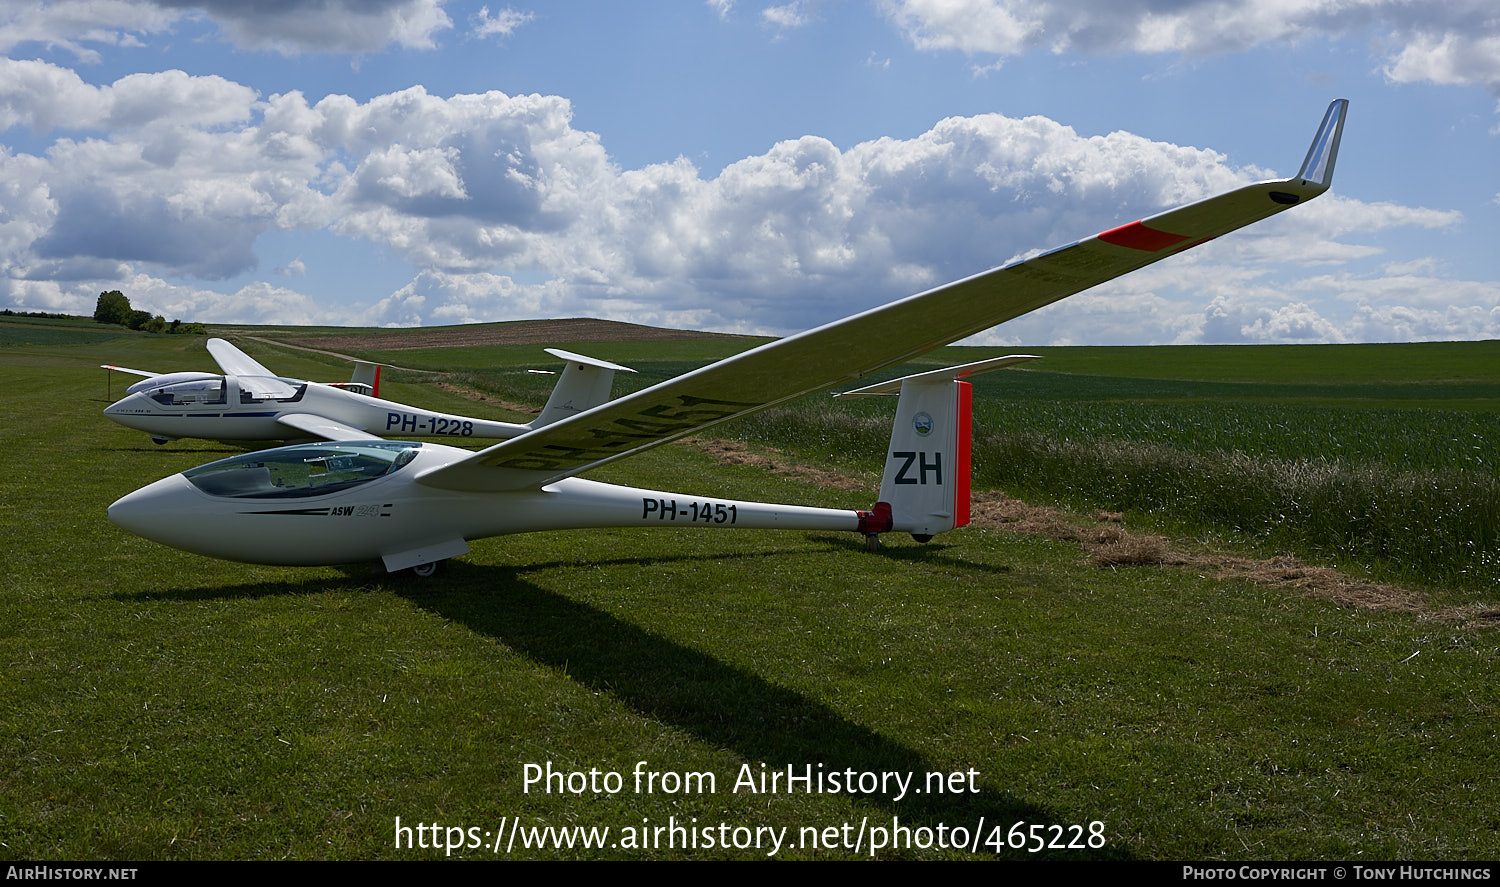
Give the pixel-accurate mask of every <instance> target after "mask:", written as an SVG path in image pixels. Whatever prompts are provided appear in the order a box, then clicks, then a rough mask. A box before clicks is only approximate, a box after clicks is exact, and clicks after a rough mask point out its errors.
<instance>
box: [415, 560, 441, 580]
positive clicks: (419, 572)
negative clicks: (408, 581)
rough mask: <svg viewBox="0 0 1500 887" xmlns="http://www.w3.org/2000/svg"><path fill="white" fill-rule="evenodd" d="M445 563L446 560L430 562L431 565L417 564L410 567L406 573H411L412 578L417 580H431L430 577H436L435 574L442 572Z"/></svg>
mask: <svg viewBox="0 0 1500 887" xmlns="http://www.w3.org/2000/svg"><path fill="white" fill-rule="evenodd" d="M446 563H447V561H446V560H441V561H432V562H431V563H426V564H417V565H416V566H415V567H412V568H411V569H410V570H408V571H407V572H408V573H411V575H412V576H414V577H415V578H417V579H431V578H432V577H434V576H436V575H437V574H439V573H441V572H443V564H446Z"/></svg>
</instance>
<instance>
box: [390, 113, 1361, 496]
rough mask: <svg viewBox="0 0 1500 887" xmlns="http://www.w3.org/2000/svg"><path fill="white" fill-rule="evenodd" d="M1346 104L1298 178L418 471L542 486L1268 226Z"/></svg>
mask: <svg viewBox="0 0 1500 887" xmlns="http://www.w3.org/2000/svg"><path fill="white" fill-rule="evenodd" d="M1348 104H1349V103H1348V101H1346V100H1344V99H1339V100H1337V101H1335V102H1333V104H1331V105H1329V106H1328V111H1327V113H1326V114H1325V115H1324V117H1323V123H1322V125H1321V126H1320V127H1319V129H1318V133H1317V135H1316V137H1315V138H1314V139H1313V144H1312V147H1311V149H1309V151H1308V153H1307V157H1306V159H1305V160H1304V161H1303V164H1302V167H1301V169H1300V170H1299V171H1298V173H1297V175H1295V176H1293V177H1292V178H1289V179H1280V180H1276V181H1270V182H1260V183H1257V184H1254V185H1247V186H1246V187H1243V188H1239V189H1237V190H1234V191H1230V192H1229V193H1227V194H1221V195H1219V196H1217V197H1211V198H1209V199H1207V200H1203V201H1199V202H1198V203H1193V204H1189V205H1187V206H1184V207H1180V208H1178V209H1174V210H1170V211H1168V212H1164V213H1161V214H1159V215H1155V216H1152V217H1150V218H1148V219H1144V220H1142V221H1138V222H1132V223H1130V224H1128V225H1122V226H1121V227H1119V228H1114V229H1111V230H1109V231H1105V232H1103V233H1101V234H1098V235H1095V236H1093V237H1090V238H1088V239H1087V240H1081V241H1078V242H1077V243H1073V244H1070V245H1068V246H1065V247H1062V248H1060V249H1055V250H1052V251H1051V252H1046V253H1042V254H1041V255H1038V256H1036V257H1034V258H1030V259H1026V260H1025V261H1020V262H1013V263H1011V264H1010V265H1006V266H1004V267H1001V268H996V269H994V270H991V271H986V272H984V273H982V274H977V275H975V276H973V277H968V278H965V279H963V280H959V281H956V282H954V283H950V284H946V285H944V286H940V287H938V288H936V289H932V290H928V291H927V292H925V293H921V294H919V295H915V296H910V297H908V298H906V299H902V300H900V301H897V302H892V303H890V304H888V305H884V306H881V307H879V308H875V309H872V310H870V311H866V312H863V313H861V314H856V315H854V316H853V317H848V318H845V319H844V320H840V321H835V322H834V323H830V324H827V325H825V326H821V327H818V328H816V329H813V330H809V331H807V332H805V333H799V334H797V335H794V336H789V337H787V338H785V339H780V340H778V341H775V342H771V343H769V344H766V345H762V346H760V347H759V348H753V349H751V350H749V351H746V352H744V353H742V354H737V355H735V356H734V357H730V358H727V359H725V360H721V361H719V362H718V363H714V364H710V365H709V366H706V367H702V368H700V369H698V370H694V371H693V372H690V373H686V374H684V375H681V376H678V377H677V378H675V379H672V380H669V381H667V382H663V383H661V384H659V385H654V386H652V387H650V388H646V389H643V390H641V391H638V392H636V393H634V394H631V395H628V396H625V397H621V398H619V399H618V400H614V401H611V402H609V403H606V404H603V405H601V406H599V407H596V408H595V409H592V410H589V411H588V412H585V413H582V414H579V415H577V416H573V417H571V418H568V419H563V420H561V421H559V422H556V423H554V424H552V425H548V426H546V427H544V428H540V429H538V430H536V431H533V432H531V433H529V434H525V435H522V436H521V437H517V438H513V439H511V440H508V441H505V442H503V443H499V444H496V445H495V446H493V447H490V448H488V449H485V450H481V451H480V452H478V453H475V454H474V455H473V456H471V457H469V458H467V459H464V460H461V461H459V462H455V463H453V464H451V465H447V466H444V467H442V468H437V469H433V470H431V471H429V472H427V473H426V474H424V475H421V476H419V477H418V478H417V480H418V482H420V483H423V484H426V485H429V486H434V487H441V488H446V489H479V490H505V489H520V488H525V487H537V486H541V485H544V484H547V483H550V482H552V481H554V480H558V479H560V478H562V477H566V476H568V475H570V474H576V473H579V472H582V471H587V470H589V469H591V468H595V467H597V466H599V465H603V464H605V463H607V462H612V461H614V460H616V459H621V458H624V457H625V456H629V455H631V454H632V453H636V452H639V451H641V450H644V449H647V448H649V447H653V446H656V445H658V444H661V443H665V442H666V441H669V440H674V439H676V438H679V437H683V436H685V435H687V434H690V433H692V432H694V431H697V430H699V429H702V428H705V427H707V426H710V425H716V424H718V423H720V422H723V421H726V420H728V419H733V418H735V417H736V416H742V415H744V414H746V413H750V412H754V411H756V410H760V409H764V408H766V407H769V406H773V405H775V404H778V403H781V402H783V401H787V400H791V399H792V398H795V397H800V396H802V395H805V394H810V393H812V392H814V391H818V390H820V389H823V388H828V387H830V386H833V385H838V384H840V383H844V382H848V381H849V380H852V379H857V378H859V377H860V376H863V375H865V374H867V373H871V372H874V371H876V370H879V369H881V368H883V367H887V366H890V365H892V364H896V363H900V362H902V361H904V360H908V359H910V358H911V357H914V356H915V355H917V354H920V353H922V352H924V351H927V350H928V349H931V348H936V347H938V346H941V345H946V344H949V343H951V342H956V341H958V340H959V339H962V338H964V337H966V336H970V335H973V334H974V333H977V332H979V331H981V330H985V329H988V328H990V327H992V326H994V325H996V324H999V323H1003V322H1005V321H1007V320H1010V319H1012V318H1015V317H1019V316H1020V315H1022V314H1025V313H1027V312H1029V311H1035V310H1036V309H1038V308H1041V307H1043V306H1044V305H1048V304H1051V303H1052V302H1055V301H1057V300H1058V299H1062V298H1064V297H1066V296H1070V295H1073V294H1074V293H1078V292H1082V291H1083V290H1086V289H1088V288H1090V287H1093V286H1097V285H1098V284H1101V283H1104V282H1105V281H1107V280H1111V279H1113V278H1115V277H1119V276H1120V275H1122V274H1125V273H1128V272H1130V271H1134V270H1136V269H1137V268H1141V267H1144V266H1146V265H1149V264H1151V263H1153V262H1156V261H1159V260H1161V259H1164V258H1166V257H1167V256H1170V255H1174V254H1176V253H1179V252H1182V251H1183V250H1185V249H1189V248H1191V247H1194V246H1197V245H1198V244H1200V243H1203V242H1204V241H1207V240H1212V239H1213V238H1215V237H1218V236H1220V235H1223V234H1227V233H1228V232H1230V231H1233V230H1235V229H1237V228H1242V227H1244V226H1246V225H1249V224H1251V223H1253V222H1258V221H1260V220H1261V219H1264V218H1266V217H1268V216H1272V215H1275V214H1276V213H1279V212H1281V211H1283V210H1285V209H1287V208H1289V207H1292V206H1295V205H1297V204H1298V203H1301V202H1303V201H1306V200H1311V199H1312V198H1314V197H1317V196H1318V195H1319V194H1322V193H1323V192H1324V191H1326V190H1328V186H1329V185H1330V184H1331V182H1332V178H1333V166H1334V161H1335V159H1336V158H1337V156H1338V147H1339V139H1340V135H1341V133H1342V131H1343V124H1344V116H1345V113H1346V112H1347V110H1348Z"/></svg>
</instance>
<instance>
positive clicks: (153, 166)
mask: <svg viewBox="0 0 1500 887" xmlns="http://www.w3.org/2000/svg"><path fill="white" fill-rule="evenodd" d="M0 54H3V55H0V269H3V270H4V272H5V273H4V274H3V275H0V305H3V306H5V307H11V308H15V309H19V310H52V311H58V310H61V311H70V312H74V313H82V314H88V313H90V312H91V311H92V310H93V304H94V300H95V297H96V296H97V294H98V293H99V292H100V291H101V290H105V289H120V290H123V291H124V292H125V293H126V295H128V296H129V297H130V298H131V301H132V303H133V304H134V305H135V306H137V307H143V308H146V309H148V310H151V311H153V312H160V313H162V314H164V315H166V316H167V317H168V319H171V318H174V317H181V318H183V319H185V320H200V321H207V322H264V323H332V324H359V325H411V324H424V325H434V324H444V323H458V322H472V321H482V320H509V319H519V318H532V317H574V316H600V317H610V318H615V319H620V320H632V321H637V322H641V323H653V324H661V325H668V326H684V327H697V328H704V329H716V330H725V331H737V332H758V333H785V332H792V331H795V330H798V329H803V328H806V327H808V326H811V325H814V324H817V323H821V322H825V321H828V320H832V319H836V318H838V317H842V316H844V315H847V314H850V313H853V312H855V311H859V310H863V309H865V308H867V307H870V306H871V305H875V304H879V303H881V302H884V301H888V300H890V299H894V298H899V297H901V296H904V295H908V294H910V293H912V292H917V291H920V290H922V289H925V288H927V287H929V286H933V285H936V284H940V283H943V282H945V281H947V280H950V279H954V278H956V277H960V276H964V275H967V274H970V273H973V272H976V271H980V270H983V269H985V268H988V267H992V266H994V265H998V264H1002V263H1004V262H1005V261H1007V260H1009V259H1011V258H1013V257H1016V256H1018V255H1021V254H1024V253H1027V252H1029V251H1032V250H1038V249H1044V248H1049V247H1053V246H1057V245H1060V244H1063V243H1067V242H1070V241H1072V240H1076V239H1078V238H1080V237H1085V236H1088V235H1090V234H1094V233H1097V232H1098V231H1100V230H1103V229H1105V228H1110V227H1114V226H1115V225H1118V224H1121V223H1124V222H1129V221H1132V220H1134V219H1137V218H1140V217H1142V216H1146V215H1149V214H1151V213H1154V212H1157V211H1160V210H1163V209H1167V208H1170V207H1171V206H1174V205H1177V204H1179V203H1182V202H1186V201H1189V200H1193V199H1197V198H1201V197H1206V196H1209V195H1211V194H1213V193H1216V192H1218V191H1221V190H1227V189H1229V188H1232V187H1234V186H1236V185H1238V184H1241V183H1244V182H1248V181H1253V180H1256V179H1259V178H1267V177H1272V176H1284V175H1288V174H1290V173H1292V172H1294V171H1295V170H1296V167H1297V165H1298V164H1299V163H1300V161H1301V159H1302V155H1303V153H1304V151H1305V150H1306V147H1307V142H1308V140H1309V139H1310V138H1311V136H1312V133H1313V131H1314V129H1315V128H1316V125H1317V123H1318V121H1319V119H1320V117H1321V114H1322V112H1323V109H1324V108H1325V107H1326V106H1327V103H1328V102H1329V101H1330V100H1331V99H1333V98H1340V97H1342V98H1348V99H1350V100H1351V109H1350V115H1349V122H1348V128H1347V131H1346V134H1345V139H1344V147H1343V151H1342V154H1341V156H1340V159H1339V167H1338V173H1337V176H1336V178H1335V182H1334V192H1333V193H1332V194H1330V195H1328V196H1325V197H1324V198H1322V199H1320V200H1319V201H1317V202H1315V203H1313V204H1309V205H1308V206H1306V207H1301V208H1298V209H1297V210H1296V211H1294V212H1291V213H1286V214H1284V215H1282V216H1278V217H1276V218H1275V219H1272V220H1269V221H1267V222H1266V223H1263V224H1262V225H1258V226H1256V227H1254V228H1252V229H1247V230H1246V231H1243V232H1239V233H1237V234H1235V235H1232V236H1230V237H1226V238H1223V239H1222V240H1221V241H1217V242H1215V243H1213V244H1210V245H1207V246H1205V247H1203V248H1201V249H1198V250H1194V251H1193V252H1192V253H1190V254H1184V255H1183V256H1181V257H1176V258H1174V259H1172V260H1169V261H1167V262H1164V263H1162V264H1160V265H1157V266H1153V267H1152V268H1150V269H1146V270H1144V271H1142V272H1139V273H1137V274H1135V275H1131V276H1129V277H1127V278H1124V279H1121V280H1120V281H1116V282H1113V283H1111V284H1108V285H1106V286H1105V287H1101V288H1099V289H1096V290H1094V291H1091V292H1089V293H1085V294H1081V295H1079V296H1075V297H1073V298H1070V299H1067V300H1064V301H1063V302H1062V303H1059V304H1058V305H1054V306H1051V307H1049V308H1046V309H1043V310H1042V311H1039V312H1036V313H1035V314H1033V315H1030V316H1028V317H1025V318H1021V319H1018V320H1016V321H1013V322H1011V323H1009V324H1006V325H1004V326H1002V327H1000V328H997V329H996V330H993V331H991V332H990V333H987V334H984V335H983V336H982V337H981V340H982V341H986V342H993V343H996V344H1007V345H1010V344H1016V345H1044V344H1145V343H1198V342H1342V341H1401V340H1421V339H1478V338H1496V337H1500V259H1497V257H1496V249H1495V244H1496V243H1497V242H1500V161H1497V154H1496V147H1497V140H1500V105H1497V98H1500V11H1495V10H1494V5H1493V3H1492V2H1488V0H1484V2H1480V0H1472V2H1463V0H1459V2H1447V3H1442V4H1436V3H1434V4H1410V3H1405V2H1400V0H1344V2H1337V3H1335V2H1332V0H1307V2H1295V0H1122V2H1116V3H1109V4H1104V3H1085V2H1076V0H879V2H857V0H843V2H812V0H802V2H789V3H750V2H744V0H734V2H730V0H717V2H693V0H678V2H630V3H620V2H583V0H578V2H555V3H549V4H538V5H529V4H524V3H516V4H511V5H502V4H497V3H487V4H486V3H466V2H458V0H449V2H442V0H365V2H354V0H261V2H231V0H202V2H192V0H63V2H49V3H11V4H6V5H5V6H4V7H3V8H0Z"/></svg>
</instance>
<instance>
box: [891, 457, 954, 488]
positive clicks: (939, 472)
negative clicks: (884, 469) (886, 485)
mask: <svg viewBox="0 0 1500 887" xmlns="http://www.w3.org/2000/svg"><path fill="white" fill-rule="evenodd" d="M931 455H932V461H931V462H928V461H927V456H928V454H927V453H924V452H914V451H905V452H892V453H891V458H893V459H905V460H906V461H905V462H902V463H901V470H900V471H897V472H896V483H898V484H925V483H927V473H928V472H929V471H930V472H932V474H933V475H934V476H935V477H936V478H937V479H936V480H935V481H933V483H935V484H936V485H937V486H942V485H943V454H942V453H932V454H931ZM913 463H916V465H917V476H916V477H912V476H911V467H912V464H913Z"/></svg>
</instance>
